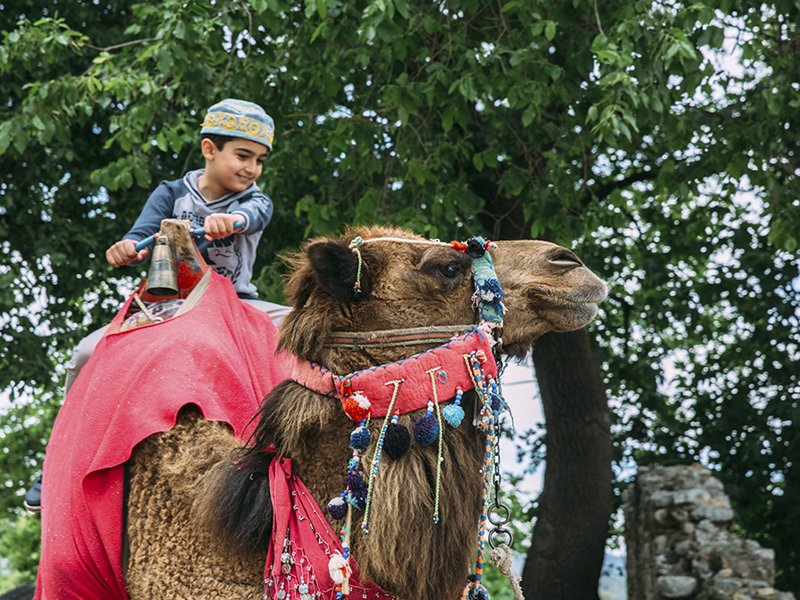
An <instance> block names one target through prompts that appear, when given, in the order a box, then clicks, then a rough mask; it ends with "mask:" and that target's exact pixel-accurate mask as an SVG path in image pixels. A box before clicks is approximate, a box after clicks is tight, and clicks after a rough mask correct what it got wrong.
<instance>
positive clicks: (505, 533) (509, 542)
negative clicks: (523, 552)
mask: <svg viewBox="0 0 800 600" xmlns="http://www.w3.org/2000/svg"><path fill="white" fill-rule="evenodd" d="M498 537H503V538H505V539H504V540H502V541H500V542H499V543H500V544H502V543H505V544H506V546H508V547H509V548H511V546H513V545H514V536H513V535H512V534H511V532H510V531H509V530H508V529H495V530H493V531H491V532H490V533H489V545H490V546H491V547H492V548H497V546H498V545H499V544H498V543H497V542H498V541H497V538H498Z"/></svg>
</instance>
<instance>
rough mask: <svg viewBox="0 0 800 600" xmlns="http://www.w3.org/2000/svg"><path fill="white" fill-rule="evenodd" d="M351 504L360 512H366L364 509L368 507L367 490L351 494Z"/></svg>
mask: <svg viewBox="0 0 800 600" xmlns="http://www.w3.org/2000/svg"><path fill="white" fill-rule="evenodd" d="M350 504H352V505H353V506H354V507H355V508H357V509H358V510H364V507H365V506H366V505H367V488H364V489H363V490H357V491H355V492H353V493H351V494H350Z"/></svg>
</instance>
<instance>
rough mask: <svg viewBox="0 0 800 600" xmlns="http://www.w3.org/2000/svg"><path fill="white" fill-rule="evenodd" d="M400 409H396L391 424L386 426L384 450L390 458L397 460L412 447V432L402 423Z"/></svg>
mask: <svg viewBox="0 0 800 600" xmlns="http://www.w3.org/2000/svg"><path fill="white" fill-rule="evenodd" d="M399 420H400V413H399V411H395V413H394V415H393V416H392V420H391V422H390V423H389V426H388V427H387V428H386V437H385V438H384V440H383V451H384V452H385V453H386V455H387V456H388V457H389V458H392V459H394V460H397V459H398V458H400V457H401V456H403V455H404V454H405V453H406V452H408V449H409V448H410V447H411V434H410V433H409V432H408V428H407V427H405V426H404V425H400V423H398V421H399Z"/></svg>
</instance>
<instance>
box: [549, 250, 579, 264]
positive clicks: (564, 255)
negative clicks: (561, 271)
mask: <svg viewBox="0 0 800 600" xmlns="http://www.w3.org/2000/svg"><path fill="white" fill-rule="evenodd" d="M548 262H550V263H553V264H556V265H559V266H564V267H573V266H576V265H577V266H579V267H582V266H583V263H582V262H581V261H580V259H579V258H578V257H577V256H575V254H573V253H572V252H570V251H569V250H566V249H565V248H559V249H558V250H556V251H555V252H554V253H553V255H552V256H551V257H550V258H549V259H548Z"/></svg>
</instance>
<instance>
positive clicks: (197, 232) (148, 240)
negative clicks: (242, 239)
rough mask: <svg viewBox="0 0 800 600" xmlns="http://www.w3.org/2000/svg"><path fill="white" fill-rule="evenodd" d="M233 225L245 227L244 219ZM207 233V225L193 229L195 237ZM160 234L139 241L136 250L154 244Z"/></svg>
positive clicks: (237, 227) (239, 227) (238, 227)
mask: <svg viewBox="0 0 800 600" xmlns="http://www.w3.org/2000/svg"><path fill="white" fill-rule="evenodd" d="M233 226H234V227H235V228H236V229H241V228H242V227H244V221H236V223H234V224H233ZM205 234H206V230H205V227H198V228H197V229H192V235H193V236H195V237H200V236H203V235H205ZM158 235H159V234H158V233H154V234H153V235H151V236H148V237H146V238H144V239H143V240H142V241H141V242H137V244H136V251H137V252H139V251H140V250H144V249H145V248H149V247H150V246H152V245H153V243H154V242H155V241H156V238H157V237H158Z"/></svg>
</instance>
